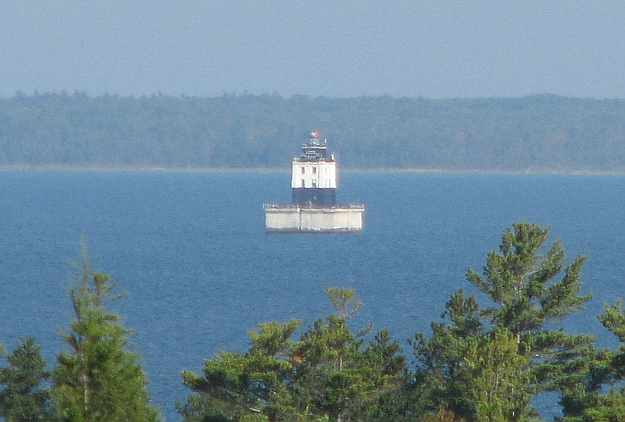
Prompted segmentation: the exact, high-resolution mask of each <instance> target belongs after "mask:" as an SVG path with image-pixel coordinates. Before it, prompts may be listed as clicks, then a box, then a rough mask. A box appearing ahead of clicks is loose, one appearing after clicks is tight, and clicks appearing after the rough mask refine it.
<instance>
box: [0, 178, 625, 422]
mask: <svg viewBox="0 0 625 422" xmlns="http://www.w3.org/2000/svg"><path fill="white" fill-rule="evenodd" d="M341 176H342V177H341V181H340V182H341V186H340V191H339V192H338V196H339V198H340V200H342V201H357V200H360V201H364V202H365V203H366V204H367V214H366V226H365V230H364V232H363V233H362V234H358V235H354V234H351V235H345V234H343V235H342V234H328V235H321V234H317V235H306V234H289V235H286V234H274V235H271V234H266V233H265V232H264V228H263V221H264V220H263V219H264V216H263V211H262V203H263V201H268V200H277V201H288V200H289V197H290V190H289V184H290V176H289V174H288V173H281V172H275V173H271V172H268V173H262V172H261V173H253V172H225V173H213V172H197V173H193V172H0V285H1V290H0V320H2V321H3V324H2V325H0V342H2V343H4V345H5V346H6V347H7V348H9V349H10V348H12V347H13V346H14V345H15V343H16V341H17V339H18V338H19V337H20V336H27V335H32V336H34V337H36V338H37V340H38V341H39V342H40V343H41V344H42V345H43V347H44V352H45V355H46V357H47V358H48V360H49V361H50V362H51V363H53V362H54V356H55V355H56V354H57V353H58V352H59V351H60V350H61V349H62V347H63V345H62V342H61V339H60V337H59V334H60V333H61V332H62V331H63V330H64V329H66V327H68V324H69V321H70V319H71V317H72V315H71V306H70V303H69V298H68V294H67V293H68V289H69V287H70V286H72V283H73V281H72V277H73V274H74V270H73V268H72V265H71V263H72V262H75V261H76V260H77V258H78V256H79V243H80V237H81V235H84V236H85V237H86V239H87V240H88V244H89V250H90V255H91V258H92V261H93V263H94V268H95V269H96V270H99V271H105V272H108V273H110V274H111V275H112V276H113V277H114V278H115V279H116V280H117V282H118V286H119V287H120V289H121V291H123V292H124V293H125V294H126V295H127V297H126V298H125V299H124V300H123V301H122V302H120V303H118V304H117V308H118V310H119V312H120V313H121V314H122V315H123V316H124V320H125V322H126V324H127V326H128V327H130V328H132V329H133V330H135V331H136V335H135V336H134V337H133V341H132V344H133V348H134V350H136V351H137V352H139V353H140V354H141V355H142V357H143V363H144V367H145V369H146V371H147V373H148V376H149V379H150V387H149V388H150V392H151V395H152V397H153V400H154V401H155V402H156V403H157V404H158V405H159V406H160V407H161V409H162V410H163V413H164V414H165V416H166V417H167V420H178V419H179V417H178V416H177V415H176V413H175V410H174V403H175V401H176V400H183V399H184V397H185V396H186V394H187V391H186V390H185V389H184V388H183V387H182V384H181V382H180V372H181V371H182V370H183V369H191V370H195V371H197V372H199V371H200V369H201V367H202V362H203V360H204V359H206V358H208V357H210V356H212V355H213V354H214V353H216V352H218V351H220V350H243V349H244V348H245V347H246V344H247V343H246V333H247V332H248V331H249V330H250V329H252V328H254V326H255V325H256V324H258V323H259V322H263V321H268V320H286V319H290V318H298V319H302V320H304V321H305V322H306V323H310V322H312V321H313V320H314V319H316V318H320V317H323V316H324V315H326V314H327V313H328V312H329V310H330V309H329V306H328V303H327V301H326V300H325V296H324V293H323V289H324V288H326V287H330V286H341V287H353V288H355V289H357V291H358V292H359V294H360V296H361V297H362V300H363V302H364V304H365V307H364V309H363V311H362V313H361V316H360V319H359V320H358V322H359V323H362V324H363V325H364V324H366V323H367V322H368V321H372V322H373V323H374V325H375V327H376V328H382V327H388V328H389V329H390V330H391V332H392V333H393V335H394V336H395V337H396V338H398V339H401V340H402V341H404V343H405V340H406V339H407V338H409V337H412V336H413V335H414V333H415V332H417V331H425V332H429V324H430V322H431V321H432V320H435V319H438V317H439V315H440V313H441V312H442V310H443V306H444V304H445V301H446V300H447V298H448V296H449V295H450V294H451V293H452V292H453V291H455V290H456V289H459V288H464V289H469V290H470V287H469V284H468V283H467V282H466V281H465V279H464V272H465V270H466V269H467V267H469V266H472V267H474V268H477V269H479V268H481V267H482V265H483V263H484V257H485V255H486V253H487V251H489V250H491V249H494V248H496V247H497V245H498V242H499V238H500V235H501V232H502V231H503V230H504V229H505V228H506V227H508V226H509V225H510V224H511V223H513V222H517V221H529V222H534V223H539V224H543V225H547V226H549V227H551V229H552V237H553V238H554V239H556V238H557V239H561V240H562V241H563V243H564V246H565V248H566V250H567V252H568V255H569V257H572V256H574V255H580V254H581V255H586V256H588V257H589V260H588V263H587V265H586V267H585V271H584V291H585V292H589V293H592V294H593V296H594V299H593V301H592V302H591V303H590V304H589V305H588V306H587V307H586V309H585V311H584V312H582V313H580V314H577V315H575V316H573V317H571V318H569V319H567V320H566V321H564V322H563V324H564V325H565V326H566V327H567V328H568V329H570V330H571V331H574V332H591V333H594V334H596V335H597V336H598V337H599V340H600V343H601V344H604V345H612V344H613V340H612V339H611V338H610V336H609V335H608V334H607V333H606V331H605V330H603V329H602V328H601V326H600V324H599V323H598V322H597V320H596V315H597V314H598V313H599V312H600V311H601V308H602V306H603V304H604V303H606V302H614V301H615V300H617V298H619V297H622V296H625V256H624V252H625V235H624V234H625V178H624V177H581V176H509V175H462V174H453V175H444V174H416V173H361V172H344V173H342V175H341ZM554 409H557V406H555V407H553V406H548V405H544V408H543V411H544V412H545V414H550V413H552V412H554V411H555V410H554Z"/></svg>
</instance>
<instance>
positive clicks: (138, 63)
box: [0, 0, 625, 97]
mask: <svg viewBox="0 0 625 422" xmlns="http://www.w3.org/2000/svg"><path fill="white" fill-rule="evenodd" d="M18 89H19V90H23V91H26V92H32V91H33V90H39V91H49V90H61V89H66V90H69V91H72V90H74V89H78V90H84V91H87V92H89V93H92V94H99V93H103V92H110V93H118V94H146V93H153V92H157V91H160V92H163V93H168V94H188V95H220V94H222V93H224V92H230V93H231V92H238V93H240V92H244V91H248V92H251V93H271V92H278V93H280V94H283V95H292V94H297V93H299V94H309V95H314V96H317V95H325V96H358V95H363V94H364V95H378V94H390V95H393V96H426V97H476V96H479V97H481V96H520V95H528V94H535V93H547V92H549V93H555V94H561V95H570V96H583V97H625V1H606V0H594V1H593V0H590V1H571V0H568V1H567V0H549V1H547V0H545V1H527V0H525V1H476V0H472V1H469V0H467V1H441V0H438V1H427V2H426V1H414V0H413V1H364V0H360V1H337V0H332V1H312V0H307V1H295V0H285V1H260V0H257V1H235V0H228V1H209V0H205V1H199V0H179V1H172V0H168V1H162V0H149V1H144V0H36V1H35V0H2V1H1V2H0V95H3V96H6V95H12V94H13V93H14V92H15V91H16V90H18Z"/></svg>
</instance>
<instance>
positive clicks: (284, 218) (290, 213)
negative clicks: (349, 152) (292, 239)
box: [265, 130, 365, 232]
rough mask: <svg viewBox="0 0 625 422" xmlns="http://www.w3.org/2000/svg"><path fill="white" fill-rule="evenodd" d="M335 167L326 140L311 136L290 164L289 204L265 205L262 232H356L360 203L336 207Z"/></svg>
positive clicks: (360, 220)
mask: <svg viewBox="0 0 625 422" xmlns="http://www.w3.org/2000/svg"><path fill="white" fill-rule="evenodd" d="M336 181H337V164H336V159H335V157H334V154H331V153H329V152H328V147H327V140H326V139H325V138H324V139H323V140H321V134H320V133H319V131H318V130H313V131H312V132H311V133H310V137H309V139H308V142H307V143H305V144H304V145H302V153H301V155H300V156H298V157H295V158H293V160H292V162H291V195H292V196H291V203H290V204H275V203H268V204H265V229H266V230H267V231H281V232H357V231H361V230H362V227H363V216H364V212H365V206H364V205H363V204H342V205H340V204H337V203H336V188H337V182H336Z"/></svg>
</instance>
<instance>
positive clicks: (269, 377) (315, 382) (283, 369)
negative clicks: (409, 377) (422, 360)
mask: <svg viewBox="0 0 625 422" xmlns="http://www.w3.org/2000/svg"><path fill="white" fill-rule="evenodd" d="M327 294H328V298H329V299H330V302H331V303H332V304H333V306H334V308H335V314H333V315H330V316H329V317H327V318H325V319H320V320H317V321H315V322H314V323H313V325H312V327H310V328H309V329H308V330H306V331H305V332H304V333H303V334H302V335H301V337H300V338H299V339H297V340H295V339H293V335H294V333H295V331H296V330H297V329H298V327H299V325H300V322H299V321H291V322H287V323H277V322H269V323H264V324H260V325H259V327H258V330H256V331H254V332H252V333H250V343H251V345H250V348H249V350H248V351H247V352H245V353H232V352H225V353H220V354H218V355H217V356H216V357H214V358H213V359H210V360H208V361H206V363H205V365H204V371H203V375H202V376H198V375H195V374H193V373H191V372H184V373H183V382H184V384H185V385H186V386H187V387H188V388H190V389H191V391H192V394H191V396H190V397H189V398H188V399H187V401H186V402H185V403H184V404H183V405H179V411H180V413H181V414H182V415H183V416H184V418H185V420H186V421H188V422H200V421H243V420H263V419H262V418H263V417H265V418H267V420H269V421H300V422H323V421H326V422H328V421H337V422H338V421H366V420H388V419H384V416H385V415H386V414H387V413H384V412H375V411H374V409H375V408H376V406H377V405H378V404H379V403H381V402H382V400H383V399H384V398H386V397H388V396H389V395H390V394H391V392H392V391H395V390H396V389H399V388H401V385H402V382H403V380H404V378H403V377H404V373H405V363H404V359H403V357H402V356H401V354H400V347H399V345H398V344H397V343H396V342H394V341H393V340H391V338H390V336H389V334H388V332H386V331H381V332H379V333H378V334H377V335H376V336H375V338H374V339H373V341H372V342H370V343H369V344H368V346H367V347H365V346H364V337H363V336H364V335H365V334H366V333H368V332H369V330H368V329H367V330H361V332H356V333H354V332H353V331H352V329H351V328H350V326H349V324H348V321H349V319H351V318H353V317H354V316H355V315H356V313H357V312H358V310H359V309H360V307H361V302H360V300H359V299H358V297H357V295H356V294H355V292H354V291H353V290H346V289H328V290H327ZM376 418H377V419H376Z"/></svg>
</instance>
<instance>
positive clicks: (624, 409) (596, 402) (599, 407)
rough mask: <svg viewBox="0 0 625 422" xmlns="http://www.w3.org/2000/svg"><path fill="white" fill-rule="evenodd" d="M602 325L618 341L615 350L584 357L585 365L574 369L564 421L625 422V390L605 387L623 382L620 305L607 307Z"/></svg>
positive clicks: (624, 331) (624, 316) (624, 312)
mask: <svg viewBox="0 0 625 422" xmlns="http://www.w3.org/2000/svg"><path fill="white" fill-rule="evenodd" d="M599 321H601V324H602V325H603V326H604V327H605V328H607V329H608V330H609V331H610V332H611V333H612V334H614V335H615V336H616V337H617V338H618V339H619V341H620V343H621V344H620V347H619V350H617V351H608V350H594V349H592V350H591V352H589V353H588V354H587V356H586V361H585V365H583V366H582V365H580V366H579V367H578V368H575V369H576V377H575V381H576V382H575V383H569V384H568V385H566V388H565V389H564V391H563V398H562V406H563V412H564V415H565V417H564V421H567V422H578V421H622V420H625V390H624V389H622V388H619V389H612V390H609V391H608V392H607V394H604V391H605V390H606V387H607V386H610V385H613V384H615V383H622V381H623V380H625V309H624V308H623V303H622V302H618V303H616V304H615V305H609V306H606V307H605V309H604V311H603V313H602V314H601V315H600V316H599Z"/></svg>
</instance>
